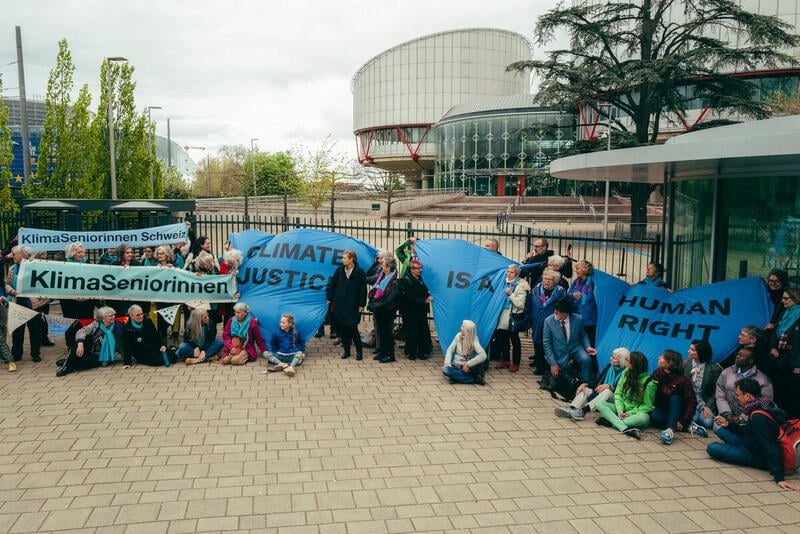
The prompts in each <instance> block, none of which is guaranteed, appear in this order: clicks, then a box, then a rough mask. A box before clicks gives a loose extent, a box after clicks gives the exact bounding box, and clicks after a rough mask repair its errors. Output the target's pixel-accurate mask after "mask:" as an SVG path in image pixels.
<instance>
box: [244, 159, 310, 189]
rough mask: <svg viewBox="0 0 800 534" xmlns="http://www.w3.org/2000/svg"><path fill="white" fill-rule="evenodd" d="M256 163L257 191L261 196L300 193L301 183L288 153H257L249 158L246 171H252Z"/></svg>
mask: <svg viewBox="0 0 800 534" xmlns="http://www.w3.org/2000/svg"><path fill="white" fill-rule="evenodd" d="M254 163H255V170H256V191H257V192H258V194H259V195H282V194H284V193H288V194H289V195H297V194H299V193H300V186H301V181H300V177H299V176H298V175H297V173H296V171H295V164H294V160H293V159H292V157H291V156H290V155H289V154H287V153H286V152H275V153H274V154H269V153H266V152H256V153H255V154H250V155H248V156H247V160H246V161H245V163H244V168H245V169H251V168H252V165H253V164H254Z"/></svg>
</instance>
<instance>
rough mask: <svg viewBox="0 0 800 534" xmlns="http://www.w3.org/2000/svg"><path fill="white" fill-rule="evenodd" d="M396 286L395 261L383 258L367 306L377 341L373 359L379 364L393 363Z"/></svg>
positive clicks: (397, 292)
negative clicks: (373, 323) (371, 316)
mask: <svg viewBox="0 0 800 534" xmlns="http://www.w3.org/2000/svg"><path fill="white" fill-rule="evenodd" d="M398 286H399V284H398V280H397V260H395V259H394V258H385V259H384V260H383V267H382V271H381V274H380V275H378V278H377V279H376V280H375V283H374V285H373V286H372V289H371V290H370V292H369V303H368V304H367V307H368V308H369V310H370V311H371V312H372V313H373V316H374V320H375V336H376V338H377V341H378V353H377V354H376V356H375V358H374V359H376V360H378V361H379V362H381V363H390V362H393V361H395V358H394V332H393V327H394V316H395V313H397V299H398V294H399V291H398V289H399V287H398Z"/></svg>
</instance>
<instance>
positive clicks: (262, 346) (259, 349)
mask: <svg viewBox="0 0 800 534" xmlns="http://www.w3.org/2000/svg"><path fill="white" fill-rule="evenodd" d="M232 337H237V338H241V339H244V343H243V347H244V350H245V351H246V352H247V359H246V360H244V361H242V363H243V364H244V363H247V362H248V361H250V362H254V361H256V359H257V358H258V355H259V354H261V355H263V356H264V357H265V358H266V357H267V343H266V342H265V341H264V336H263V335H261V330H260V329H259V328H258V319H256V318H255V317H253V316H251V315H250V306H248V305H247V304H246V303H244V302H237V303H236V304H235V305H234V306H233V317H231V318H230V319H228V322H227V323H226V324H225V328H224V329H223V330H222V343H223V345H224V349H226V350H227V351H230V350H231V348H232V347H233V342H232V341H231V338H232ZM224 352H225V351H223V353H224ZM220 363H235V360H231V361H227V362H226V361H225V358H223V359H222V360H220Z"/></svg>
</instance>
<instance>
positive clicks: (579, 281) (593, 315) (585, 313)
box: [567, 260, 597, 347]
mask: <svg viewBox="0 0 800 534" xmlns="http://www.w3.org/2000/svg"><path fill="white" fill-rule="evenodd" d="M593 273H594V266H593V265H592V263H591V262H589V261H586V260H581V261H579V262H578V263H576V264H575V280H574V281H573V282H572V285H571V286H570V288H569V291H568V292H567V293H568V294H569V296H571V297H572V302H573V303H574V306H573V308H574V309H575V312H576V313H578V314H580V316H581V317H582V318H583V328H584V330H586V335H588V336H589V343H591V345H592V346H593V347H594V346H595V343H596V334H597V301H596V300H595V299H594V278H593V277H592V274H593Z"/></svg>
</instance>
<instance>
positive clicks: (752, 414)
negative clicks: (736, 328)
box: [706, 378, 800, 491]
mask: <svg viewBox="0 0 800 534" xmlns="http://www.w3.org/2000/svg"><path fill="white" fill-rule="evenodd" d="M734 391H735V394H736V398H737V399H738V402H739V404H740V405H741V406H742V411H741V416H742V421H741V422H738V423H737V422H733V421H730V420H729V419H726V418H724V417H722V416H717V418H716V424H717V425H718V427H719V428H717V431H716V432H717V436H718V437H719V438H720V439H722V441H723V442H724V443H719V442H714V443H709V444H708V446H707V447H706V452H707V453H708V455H709V456H710V457H711V458H713V459H715V460H719V461H720V462H725V463H729V464H736V465H744V466H747V467H755V468H756V469H765V470H767V471H769V473H770V474H771V475H772V477H773V480H775V483H777V484H778V486H780V487H781V488H783V489H790V490H794V491H800V485H798V484H796V483H793V482H789V481H787V480H785V479H784V476H785V474H784V466H783V451H782V450H781V442H780V441H779V440H778V432H779V428H780V427H779V425H781V424H783V423H784V422H785V421H786V414H785V413H784V412H783V411H782V410H781V409H780V408H778V407H777V406H776V405H775V403H773V402H772V400H771V399H769V398H767V397H764V396H762V387H761V384H760V383H758V382H757V381H756V380H755V379H753V378H740V379H739V380H737V381H736V384H735V390H734ZM765 412H766V413H765ZM795 457H796V458H798V459H800V450H798V447H797V444H795Z"/></svg>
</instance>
